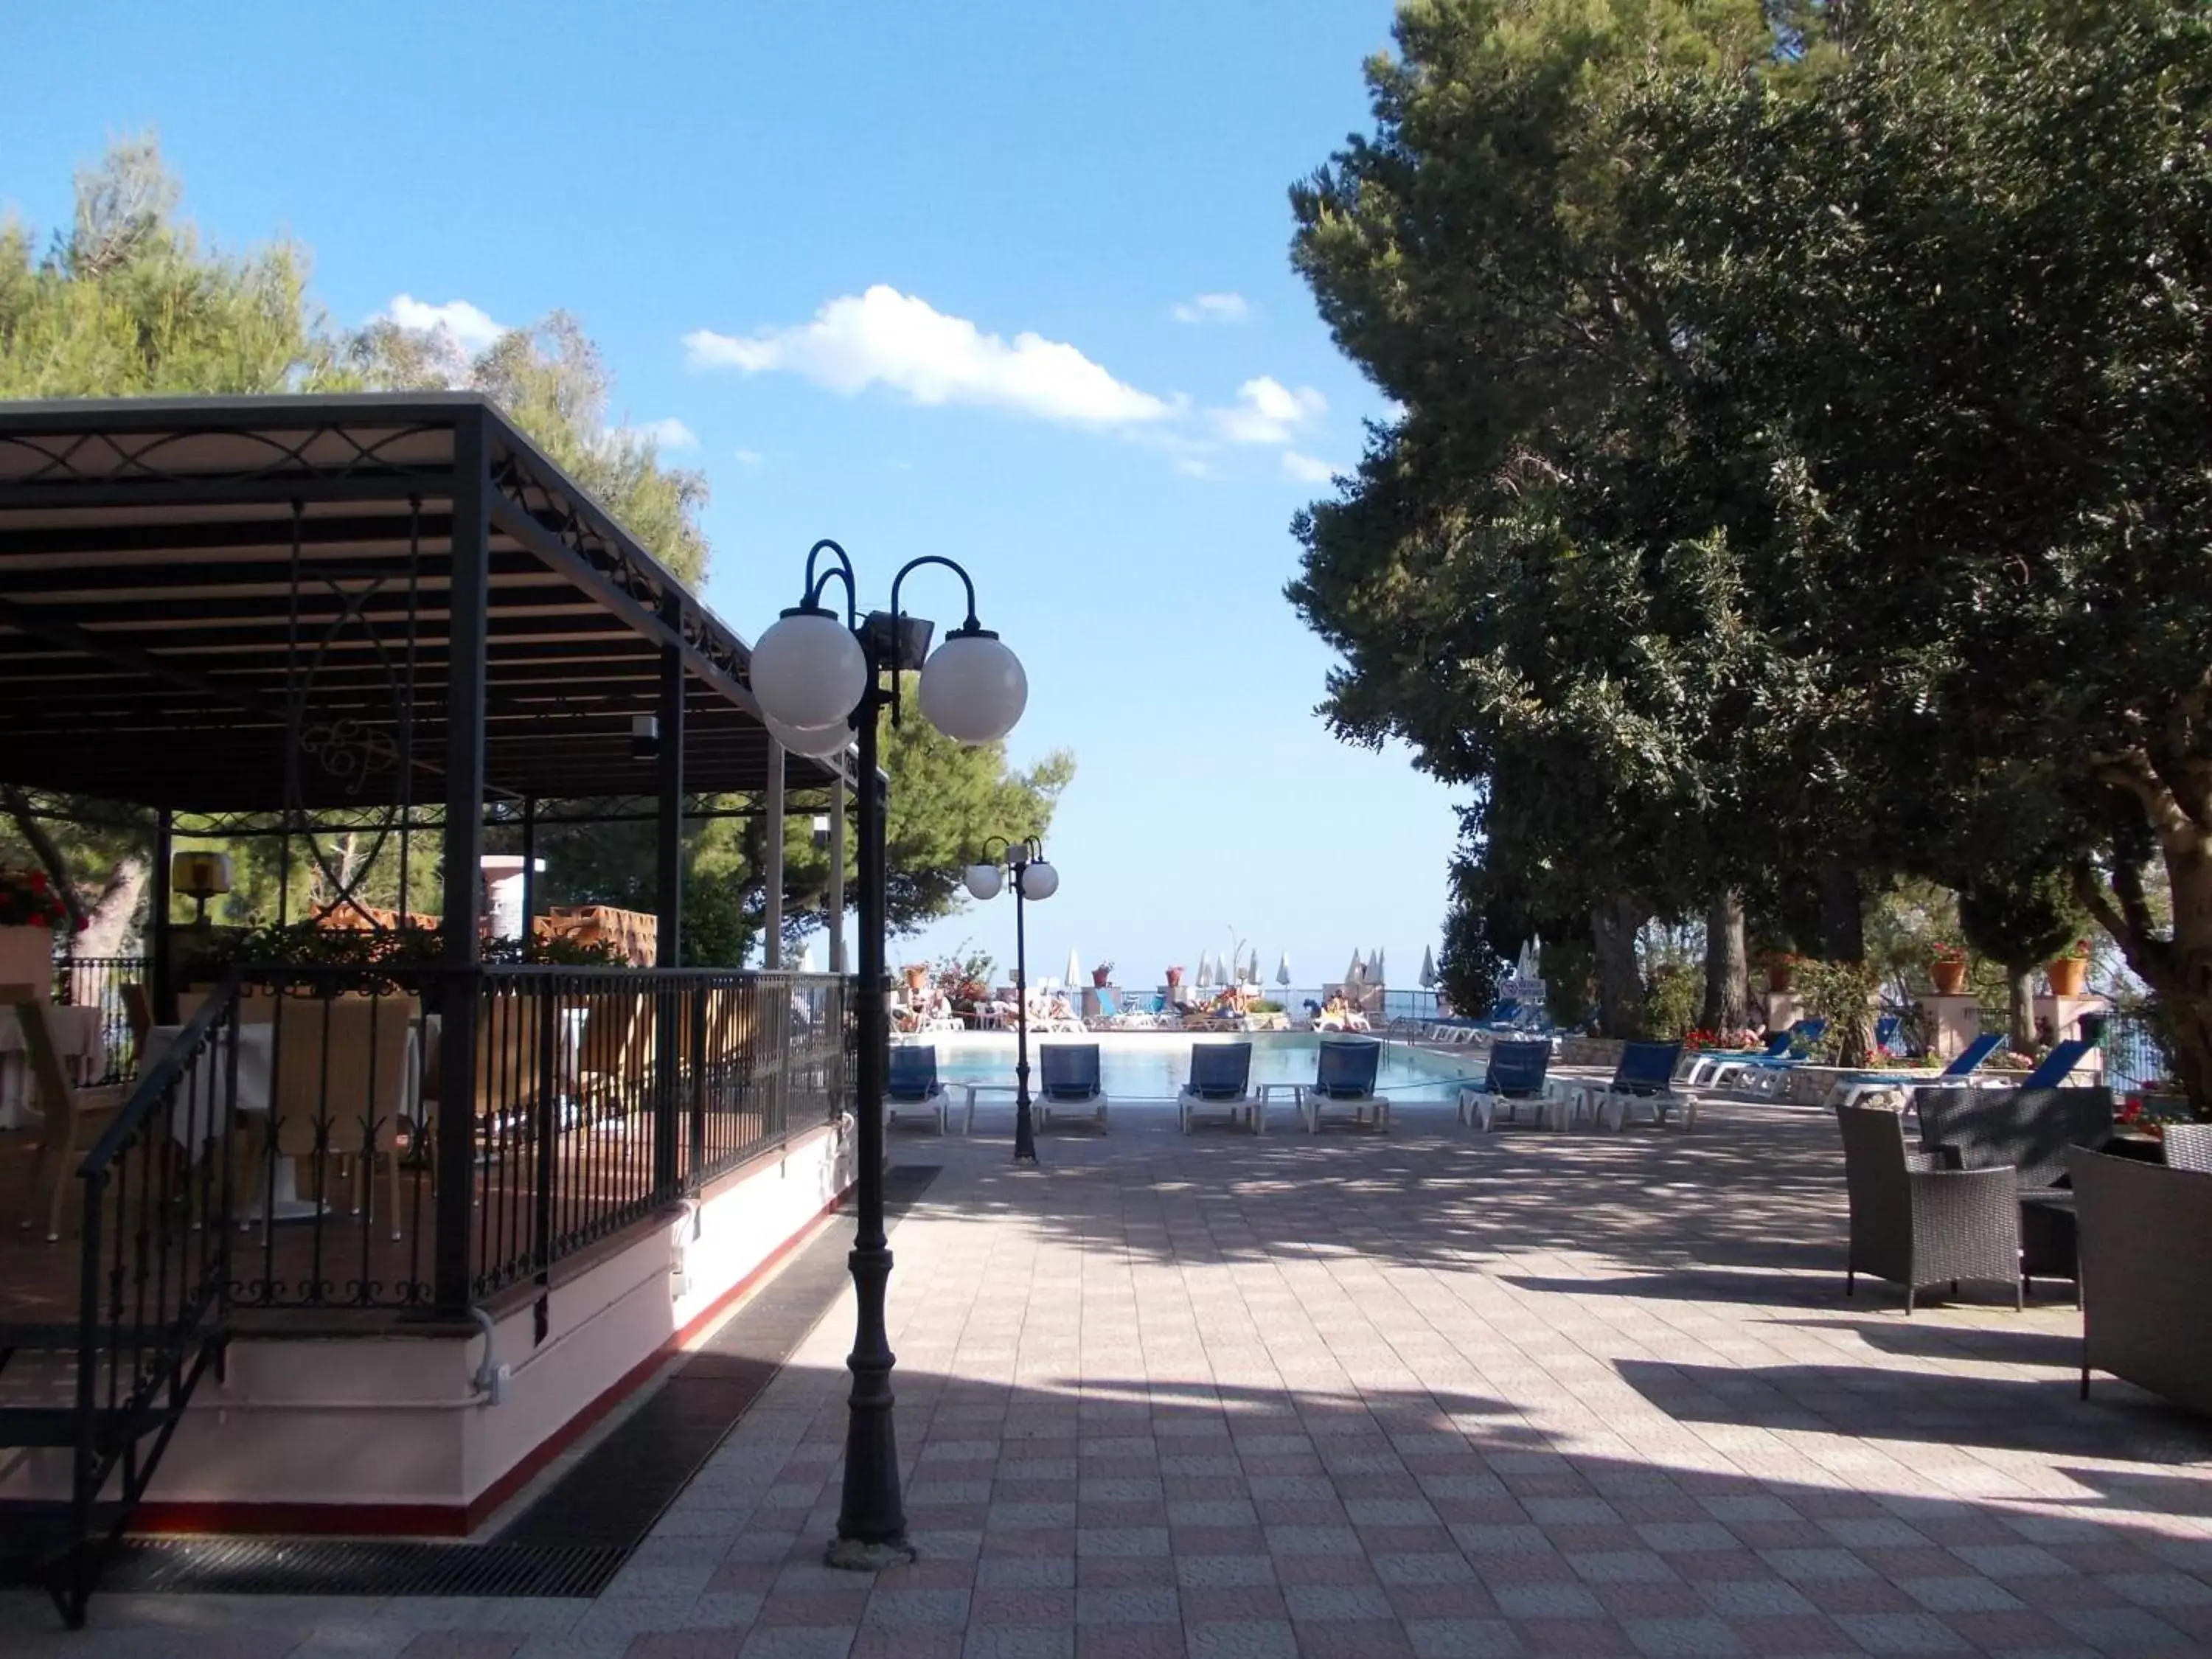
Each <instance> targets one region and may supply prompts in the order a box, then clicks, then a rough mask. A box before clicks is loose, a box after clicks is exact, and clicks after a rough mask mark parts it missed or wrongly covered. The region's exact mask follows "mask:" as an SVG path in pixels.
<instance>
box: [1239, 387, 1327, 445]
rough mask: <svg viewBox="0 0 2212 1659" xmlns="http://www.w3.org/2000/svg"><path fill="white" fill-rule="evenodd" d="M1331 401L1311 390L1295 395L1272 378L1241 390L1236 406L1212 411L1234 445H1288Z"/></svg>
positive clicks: (1317, 418)
mask: <svg viewBox="0 0 2212 1659" xmlns="http://www.w3.org/2000/svg"><path fill="white" fill-rule="evenodd" d="M1327 410H1328V398H1324V397H1322V395H1321V393H1320V392H1316V391H1315V390H1314V389H1313V388H1312V387H1311V386H1300V387H1299V388H1298V389H1297V391H1295V392H1293V391H1291V388H1290V387H1288V386H1285V385H1284V384H1283V383H1282V382H1281V381H1280V380H1276V379H1275V378H1274V377H1273V375H1271V374H1262V375H1261V376H1260V378H1259V379H1258V380H1247V381H1245V382H1244V384H1243V386H1238V387H1237V402H1236V404H1235V405H1234V406H1233V407H1231V408H1229V409H1217V410H1213V411H1212V415H1213V423H1214V425H1215V426H1216V427H1217V428H1219V430H1220V433H1221V435H1222V436H1223V437H1225V438H1226V439H1228V440H1229V441H1230V442H1231V443H1233V444H1285V443H1288V442H1290V441H1291V438H1292V437H1293V436H1294V435H1296V434H1297V429H1298V428H1300V427H1302V426H1304V425H1306V424H1308V423H1309V422H1313V421H1317V420H1319V419H1320V418H1321V417H1322V414H1323V413H1324V412H1326V411H1327Z"/></svg>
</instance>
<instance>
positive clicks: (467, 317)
mask: <svg viewBox="0 0 2212 1659" xmlns="http://www.w3.org/2000/svg"><path fill="white" fill-rule="evenodd" d="M386 314H387V315H388V316H390V318H391V319H392V321H393V322H395V323H397V324H398V325H399V326H400V327H402V328H404V329H409V330H411V331H416V332H420V333H428V334H440V333H442V334H444V335H446V336H447V337H448V338H449V339H451V340H452V341H453V343H454V344H455V345H457V346H459V347H460V348H461V349H462V350H464V351H467V352H471V353H475V352H478V351H482V350H483V349H484V348H485V347H486V346H489V344H491V343H492V342H493V341H495V340H496V339H498V338H499V337H500V336H501V335H502V334H504V333H506V332H507V330H506V328H505V327H504V326H502V325H501V324H498V323H495V322H494V321H493V320H492V319H491V318H490V317H489V316H488V315H486V314H485V313H483V311H481V310H479V309H477V307H475V306H472V305H471V304H470V303H469V302H468V301H466V300H449V301H447V302H446V303H445V304H444V305H441V306H434V305H431V304H429V303H428V301H422V300H418V299H416V297H415V296H414V295H411V294H402V295H398V296H396V297H395V298H394V299H393V300H392V304H391V307H389V309H388V311H387V313H386Z"/></svg>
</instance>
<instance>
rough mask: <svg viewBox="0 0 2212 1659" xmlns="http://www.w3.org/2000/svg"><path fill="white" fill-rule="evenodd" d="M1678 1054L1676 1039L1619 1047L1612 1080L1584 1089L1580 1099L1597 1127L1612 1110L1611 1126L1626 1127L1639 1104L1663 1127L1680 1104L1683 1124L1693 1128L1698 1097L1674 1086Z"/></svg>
mask: <svg viewBox="0 0 2212 1659" xmlns="http://www.w3.org/2000/svg"><path fill="white" fill-rule="evenodd" d="M1681 1057H1682V1045H1681V1044H1680V1043H1679V1042H1632V1043H1630V1044H1629V1045H1628V1046H1627V1047H1626V1048H1624V1049H1622V1050H1621V1054H1620V1065H1618V1066H1615V1067H1614V1068H1613V1079H1612V1081H1611V1082H1609V1083H1607V1084H1606V1085H1604V1086H1603V1087H1601V1088H1597V1089H1586V1090H1585V1091H1583V1100H1584V1102H1585V1103H1587V1104H1588V1105H1589V1107H1590V1109H1591V1115H1593V1116H1594V1117H1595V1119H1596V1121H1597V1125H1598V1127H1600V1128H1603V1127H1605V1120H1606V1115H1607V1113H1611V1114H1612V1116H1613V1127H1614V1128H1616V1129H1625V1128H1626V1127H1628V1119H1629V1115H1630V1113H1631V1112H1632V1111H1633V1110H1634V1109H1635V1108H1636V1107H1637V1106H1638V1105H1639V1104H1641V1105H1644V1106H1648V1107H1650V1109H1651V1121H1653V1122H1654V1123H1656V1124H1658V1125H1661V1126H1662V1127H1663V1126H1664V1125H1665V1123H1666V1121H1667V1114H1668V1111H1669V1110H1670V1109H1674V1108H1675V1107H1680V1109H1681V1111H1682V1127H1684V1128H1686V1129H1694V1128H1696V1127H1698V1097H1696V1096H1695V1095H1691V1094H1683V1093H1680V1092H1678V1091H1676V1089H1675V1087H1674V1064H1675V1062H1676V1061H1677V1060H1680V1059H1681Z"/></svg>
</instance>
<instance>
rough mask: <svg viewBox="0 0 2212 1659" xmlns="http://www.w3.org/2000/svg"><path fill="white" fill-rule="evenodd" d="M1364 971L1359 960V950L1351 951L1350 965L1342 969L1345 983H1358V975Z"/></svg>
mask: <svg viewBox="0 0 2212 1659" xmlns="http://www.w3.org/2000/svg"><path fill="white" fill-rule="evenodd" d="M1363 972H1364V968H1363V967H1362V965H1361V963H1360V960H1359V952H1358V951H1353V952H1352V966H1351V967H1349V968H1347V969H1345V970H1344V982H1345V983H1346V985H1357V984H1358V983H1359V976H1360V975H1361V973H1363Z"/></svg>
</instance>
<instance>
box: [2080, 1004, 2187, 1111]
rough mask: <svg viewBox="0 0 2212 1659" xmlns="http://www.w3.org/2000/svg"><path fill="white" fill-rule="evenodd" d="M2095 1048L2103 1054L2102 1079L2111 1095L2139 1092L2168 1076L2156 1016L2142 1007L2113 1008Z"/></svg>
mask: <svg viewBox="0 0 2212 1659" xmlns="http://www.w3.org/2000/svg"><path fill="white" fill-rule="evenodd" d="M2098 1047H2099V1048H2102V1049H2103V1050H2104V1054H2105V1080H2106V1083H2107V1084H2108V1085H2110V1086H2111V1088H2112V1092H2113V1093H2115V1094H2119V1095H2132V1094H2142V1093H2144V1092H2145V1091H2148V1089H2149V1088H2150V1087H2151V1085H2154V1084H2156V1083H2160V1082H2163V1081H2164V1080H2165V1079H2167V1078H2168V1077H2171V1076H2172V1072H2173V1066H2172V1057H2171V1055H2170V1054H2168V1053H2167V1050H2166V1039H2165V1036H2163V1034H2162V1033H2161V1032H2160V1030H2159V1025H2158V1018H2157V1016H2156V1015H2155V1014H2154V1013H2153V1012H2149V1011H2148V1010H2146V1009H2142V1008H2122V1009H2115V1010H2114V1011H2113V1012H2112V1017H2111V1018H2109V1019H2107V1020H2106V1022H2105V1030H2104V1036H2102V1038H2101V1039H2100V1041H2099V1043H2098Z"/></svg>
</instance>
